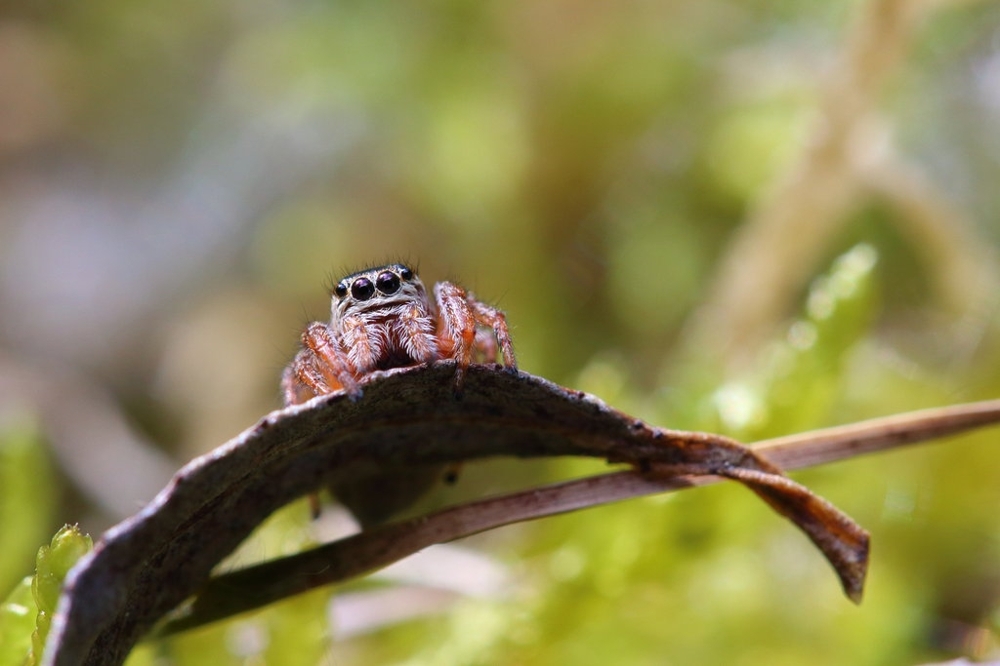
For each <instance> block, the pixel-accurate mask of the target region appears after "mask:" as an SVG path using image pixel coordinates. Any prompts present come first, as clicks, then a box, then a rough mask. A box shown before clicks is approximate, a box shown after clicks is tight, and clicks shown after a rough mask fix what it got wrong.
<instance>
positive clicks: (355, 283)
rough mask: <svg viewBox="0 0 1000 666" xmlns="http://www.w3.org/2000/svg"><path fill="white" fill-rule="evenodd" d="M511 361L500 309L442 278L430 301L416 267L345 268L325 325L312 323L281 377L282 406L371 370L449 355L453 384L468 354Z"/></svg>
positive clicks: (348, 384)
mask: <svg viewBox="0 0 1000 666" xmlns="http://www.w3.org/2000/svg"><path fill="white" fill-rule="evenodd" d="M498 348H499V354H500V357H501V358H502V359H503V364H504V365H506V366H508V367H511V368H513V367H516V362H515V360H514V347H513V345H512V343H511V340H510V334H509V333H508V332H507V321H506V319H505V318H504V314H503V312H501V311H500V310H497V309H496V308H493V307H491V306H489V305H486V304H485V303H483V302H482V301H479V300H477V299H476V298H475V296H473V295H472V294H471V293H469V292H467V291H466V290H465V289H463V288H462V287H460V286H458V285H456V284H452V283H450V282H438V283H437V284H436V285H434V301H433V302H432V301H431V299H430V298H429V296H428V294H427V290H426V288H425V287H424V283H423V282H421V281H420V278H419V277H418V276H417V274H416V272H414V271H413V269H411V268H410V267H408V266H405V265H403V264H389V265H388V266H380V267H377V268H370V269H366V270H363V271H358V272H357V273H352V274H351V275H348V276H346V277H345V278H343V279H342V280H340V282H338V283H337V284H336V285H335V286H334V288H333V299H332V305H331V316H330V323H329V324H326V323H323V322H313V323H312V324H309V326H308V327H306V330H305V331H304V332H303V333H302V349H301V351H299V353H298V354H297V355H296V356H295V360H293V361H292V363H291V364H290V365H289V366H288V367H287V368H286V369H285V372H284V375H283V376H282V382H281V386H282V392H283V393H284V398H285V404H289V405H290V404H296V403H300V402H304V401H306V400H308V399H309V398H312V397H313V396H317V395H323V394H326V393H331V392H333V391H336V390H338V389H341V388H343V389H345V390H347V391H348V392H349V393H351V394H352V395H355V396H357V395H360V389H359V387H358V382H359V380H361V379H362V378H363V377H365V376H366V375H368V374H369V373H371V372H373V371H375V370H386V369H389V368H398V367H406V366H410V365H417V364H420V363H429V362H431V361H436V360H439V359H451V360H454V361H455V364H456V386H460V385H461V381H462V376H463V373H464V372H465V370H466V368H468V367H469V365H470V364H471V363H472V361H473V359H474V358H477V357H478V358H479V359H481V360H483V361H484V362H487V363H493V362H496V360H497V354H498Z"/></svg>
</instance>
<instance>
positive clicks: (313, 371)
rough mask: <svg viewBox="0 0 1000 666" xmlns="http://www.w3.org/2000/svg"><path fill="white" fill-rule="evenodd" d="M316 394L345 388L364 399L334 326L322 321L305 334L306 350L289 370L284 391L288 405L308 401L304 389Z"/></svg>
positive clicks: (309, 327) (283, 380) (303, 349)
mask: <svg viewBox="0 0 1000 666" xmlns="http://www.w3.org/2000/svg"><path fill="white" fill-rule="evenodd" d="M303 387H304V388H305V389H306V390H308V391H309V392H311V393H312V394H313V395H325V394H327V393H332V392H333V391H336V390H337V389H339V388H343V389H344V390H346V391H347V392H348V394H350V395H351V397H352V398H358V397H360V396H361V389H360V388H359V387H358V382H357V380H356V379H355V375H354V370H353V369H352V366H351V360H350V358H349V357H348V356H347V354H346V353H345V352H344V349H343V346H342V345H341V343H340V340H338V339H337V337H336V336H335V335H334V333H333V331H331V330H330V327H329V326H328V325H326V324H323V323H321V322H318V321H316V322H313V323H311V324H309V326H308V327H307V328H306V330H305V331H303V332H302V351H300V352H299V353H298V354H297V355H296V356H295V360H294V361H292V364H291V365H290V366H288V368H287V369H286V370H285V374H284V376H283V377H282V389H283V391H284V394H285V404H297V403H300V402H304V400H303V399H302V398H303V397H305V399H308V398H309V397H311V396H303V391H302V388H303Z"/></svg>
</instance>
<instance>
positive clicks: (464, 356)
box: [434, 282, 476, 390]
mask: <svg viewBox="0 0 1000 666" xmlns="http://www.w3.org/2000/svg"><path fill="white" fill-rule="evenodd" d="M434 300H435V302H436V303H437V309H438V317H439V319H438V330H437V338H438V346H439V348H440V351H441V356H443V357H445V358H452V359H454V360H455V388H456V389H457V390H461V386H462V380H463V379H464V378H465V370H466V368H468V367H469V364H471V363H472V352H473V343H474V342H475V339H476V319H475V317H474V316H473V314H472V311H471V310H470V309H469V303H468V301H467V294H466V292H465V290H464V289H462V288H461V287H459V286H458V285H455V284H452V283H451V282H438V283H437V284H436V285H434Z"/></svg>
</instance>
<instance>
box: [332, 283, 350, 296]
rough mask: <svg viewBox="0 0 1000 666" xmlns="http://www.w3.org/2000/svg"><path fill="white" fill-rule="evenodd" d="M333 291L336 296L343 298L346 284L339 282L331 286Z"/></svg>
mask: <svg viewBox="0 0 1000 666" xmlns="http://www.w3.org/2000/svg"><path fill="white" fill-rule="evenodd" d="M333 293H335V294H336V295H337V298H343V297H344V296H347V285H346V284H344V283H343V282H341V283H340V284H338V285H337V286H336V287H334V288H333Z"/></svg>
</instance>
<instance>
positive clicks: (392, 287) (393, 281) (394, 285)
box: [375, 271, 399, 295]
mask: <svg viewBox="0 0 1000 666" xmlns="http://www.w3.org/2000/svg"><path fill="white" fill-rule="evenodd" d="M375 286H376V287H378V290H379V291H381V292H382V293H383V294H386V295H388V294H395V293H396V292H397V291H399V276H398V275H396V274H395V273H393V272H392V271H385V272H383V273H379V274H378V277H377V278H375Z"/></svg>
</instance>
